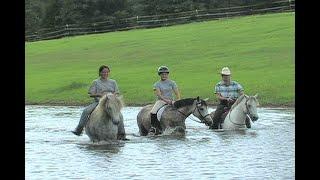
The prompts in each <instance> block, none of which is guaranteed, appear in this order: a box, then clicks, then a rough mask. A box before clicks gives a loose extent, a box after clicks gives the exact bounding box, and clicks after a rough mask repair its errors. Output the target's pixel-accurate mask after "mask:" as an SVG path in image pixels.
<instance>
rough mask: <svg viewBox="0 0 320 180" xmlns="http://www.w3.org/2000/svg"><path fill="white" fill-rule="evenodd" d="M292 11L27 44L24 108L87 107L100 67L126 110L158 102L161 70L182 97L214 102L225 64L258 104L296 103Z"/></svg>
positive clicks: (233, 78)
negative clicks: (108, 70) (107, 73)
mask: <svg viewBox="0 0 320 180" xmlns="http://www.w3.org/2000/svg"><path fill="white" fill-rule="evenodd" d="M294 16H295V15H294V13H279V14H268V15H255V16H246V17H238V18H232V19H221V20H216V21H207V22H198V23H191V24H185V25H177V26H170V27H162V28H155V29H142V30H141V29H139V30H130V31H122V32H111V33H105V34H95V35H86V36H77V37H67V38H63V39H57V40H48V41H39V42H31V43H26V44H25V51H26V56H25V57H26V59H25V63H26V76H25V80H26V87H25V88H26V103H30V104H34V103H37V104H69V105H85V104H88V103H89V102H91V99H90V98H89V97H88V96H87V91H88V88H89V86H90V84H91V82H92V80H94V79H96V78H97V77H98V68H99V66H100V65H102V64H106V65H109V66H110V67H111V75H110V78H112V79H115V80H117V82H118V85H119V88H120V91H121V93H122V94H123V96H124V101H125V103H126V104H127V105H142V104H147V103H152V102H154V100H155V97H154V94H153V91H152V85H153V83H154V82H155V81H157V80H158V79H159V76H158V75H157V73H156V70H157V67H158V66H160V65H167V66H168V67H169V68H170V78H171V79H172V80H174V81H176V83H177V84H178V86H179V88H180V91H181V94H182V97H183V98H186V97H196V96H200V97H201V98H206V97H209V98H210V103H215V102H216V99H215V97H214V94H213V88H214V85H215V84H216V83H217V82H218V81H219V80H220V75H219V71H220V70H221V68H222V67H224V66H228V67H229V68H230V69H231V71H232V74H233V75H232V80H235V81H237V82H239V83H241V84H242V86H243V87H244V89H245V93H246V94H249V95H254V94H256V93H258V94H259V97H260V104H261V105H262V106H264V105H294V97H295V92H294V86H295V79H294V76H295V71H294V69H295V63H294V53H295V52H294V26H295V24H294Z"/></svg>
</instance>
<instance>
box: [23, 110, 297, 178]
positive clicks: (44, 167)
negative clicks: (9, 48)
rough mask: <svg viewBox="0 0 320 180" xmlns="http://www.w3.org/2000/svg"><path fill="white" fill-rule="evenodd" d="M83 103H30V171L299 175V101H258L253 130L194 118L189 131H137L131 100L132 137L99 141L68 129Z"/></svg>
mask: <svg viewBox="0 0 320 180" xmlns="http://www.w3.org/2000/svg"><path fill="white" fill-rule="evenodd" d="M82 109H83V107H76V106H74V107H59V106H26V109H25V114H26V115H25V117H26V126H25V127H26V139H25V142H26V146H25V148H26V150H25V152H26V155H25V158H26V179H150V177H152V178H151V179H199V178H201V179H294V178H295V165H294V164H295V152H294V149H295V142H294V139H295V114H294V109H268V108H260V109H258V113H259V116H260V119H259V120H258V121H256V122H255V123H254V124H253V125H252V128H251V129H248V130H238V131H223V130H219V131H214V130H210V129H208V127H206V126H204V125H203V124H199V123H197V122H195V121H192V120H191V118H190V119H187V120H186V127H187V130H186V135H185V136H159V137H153V136H150V137H149V136H147V137H140V136H139V133H138V132H139V129H138V126H137V124H136V116H137V113H138V112H139V110H140V109H141V107H126V108H125V109H124V110H123V115H124V119H125V123H124V125H125V129H126V132H127V138H128V139H129V141H110V142H107V141H105V142H99V143H92V142H90V140H89V138H88V137H87V136H86V135H82V136H80V137H78V136H75V135H73V134H72V133H70V130H72V129H73V128H74V127H75V126H76V125H77V123H78V120H79V117H80V114H81V111H82ZM210 110H211V111H212V110H213V109H210ZM192 118H195V117H194V116H193V117H192Z"/></svg>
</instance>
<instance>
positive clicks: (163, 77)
mask: <svg viewBox="0 0 320 180" xmlns="http://www.w3.org/2000/svg"><path fill="white" fill-rule="evenodd" d="M168 76H169V73H161V74H160V77H161V80H163V81H164V80H166V79H168Z"/></svg>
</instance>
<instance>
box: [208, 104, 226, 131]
mask: <svg viewBox="0 0 320 180" xmlns="http://www.w3.org/2000/svg"><path fill="white" fill-rule="evenodd" d="M224 107H225V106H224V105H222V104H218V106H217V109H216V111H215V112H214V115H213V118H212V125H211V127H210V128H211V129H219V126H220V124H221V116H222V114H223V113H224Z"/></svg>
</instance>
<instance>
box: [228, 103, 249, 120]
mask: <svg viewBox="0 0 320 180" xmlns="http://www.w3.org/2000/svg"><path fill="white" fill-rule="evenodd" d="M246 100H247V98H246V97H244V98H243V99H242V100H241V101H240V102H239V103H238V104H237V106H235V107H234V108H233V109H231V110H230V112H229V115H228V116H230V118H233V119H235V120H238V121H242V120H244V119H245V117H246V114H245V113H244V109H245V106H246V105H245V103H246ZM243 118H244V119H243Z"/></svg>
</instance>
